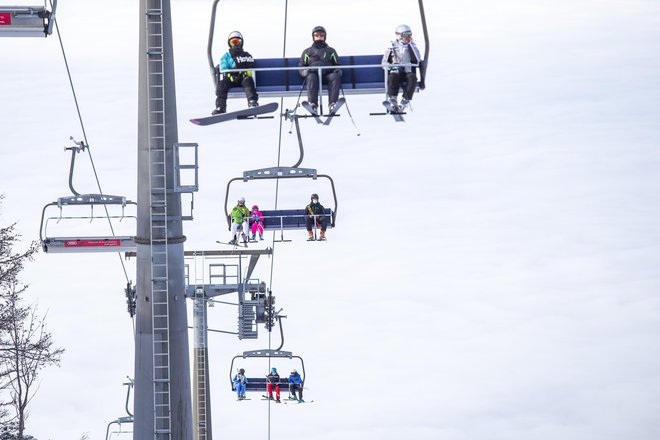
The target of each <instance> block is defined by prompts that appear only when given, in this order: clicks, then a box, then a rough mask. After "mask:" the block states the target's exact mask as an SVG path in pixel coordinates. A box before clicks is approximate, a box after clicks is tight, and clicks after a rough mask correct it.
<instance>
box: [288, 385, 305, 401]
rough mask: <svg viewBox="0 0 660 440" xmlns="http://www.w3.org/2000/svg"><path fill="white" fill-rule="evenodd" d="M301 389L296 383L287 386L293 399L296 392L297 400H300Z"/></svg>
mask: <svg viewBox="0 0 660 440" xmlns="http://www.w3.org/2000/svg"><path fill="white" fill-rule="evenodd" d="M302 390H303V389H302V387H301V386H300V384H297V383H290V384H289V392H290V393H291V394H293V397H296V391H298V395H299V397H297V398H298V399H299V400H302Z"/></svg>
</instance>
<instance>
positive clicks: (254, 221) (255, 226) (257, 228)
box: [250, 205, 264, 240]
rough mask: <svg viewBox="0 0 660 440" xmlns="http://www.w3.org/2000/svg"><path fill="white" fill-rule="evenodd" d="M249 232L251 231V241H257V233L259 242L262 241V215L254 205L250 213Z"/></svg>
mask: <svg viewBox="0 0 660 440" xmlns="http://www.w3.org/2000/svg"><path fill="white" fill-rule="evenodd" d="M250 230H251V231H252V240H256V239H257V232H258V233H259V240H263V239H264V215H263V214H262V213H261V211H259V207H258V206H257V205H254V206H253V207H252V212H250Z"/></svg>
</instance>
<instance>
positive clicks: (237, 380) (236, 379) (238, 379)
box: [233, 374, 248, 385]
mask: <svg viewBox="0 0 660 440" xmlns="http://www.w3.org/2000/svg"><path fill="white" fill-rule="evenodd" d="M233 382H234V385H238V384H239V383H243V384H245V383H248V380H247V377H245V375H244V374H236V376H234V380H233Z"/></svg>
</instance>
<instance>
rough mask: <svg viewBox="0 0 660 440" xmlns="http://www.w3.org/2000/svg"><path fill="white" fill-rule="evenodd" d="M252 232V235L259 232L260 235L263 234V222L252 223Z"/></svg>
mask: <svg viewBox="0 0 660 440" xmlns="http://www.w3.org/2000/svg"><path fill="white" fill-rule="evenodd" d="M251 230H252V235H255V234H256V233H257V232H259V234H263V233H264V224H263V223H261V222H252V227H251Z"/></svg>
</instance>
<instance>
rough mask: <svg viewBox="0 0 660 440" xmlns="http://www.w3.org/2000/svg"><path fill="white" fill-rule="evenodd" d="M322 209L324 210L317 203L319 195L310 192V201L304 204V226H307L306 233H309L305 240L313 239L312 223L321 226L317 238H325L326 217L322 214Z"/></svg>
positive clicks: (323, 209) (322, 239)
mask: <svg viewBox="0 0 660 440" xmlns="http://www.w3.org/2000/svg"><path fill="white" fill-rule="evenodd" d="M323 211H325V208H324V207H323V205H321V204H320V203H319V195H318V194H316V193H314V194H312V200H311V202H310V203H309V205H307V206H305V214H306V215H307V217H306V218H305V227H306V228H307V234H309V237H308V238H307V240H309V241H313V240H314V232H312V228H313V227H314V224H316V226H317V227H319V228H321V235H320V237H319V240H321V241H324V240H325V230H326V229H327V228H328V219H327V218H326V216H325V215H323Z"/></svg>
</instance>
